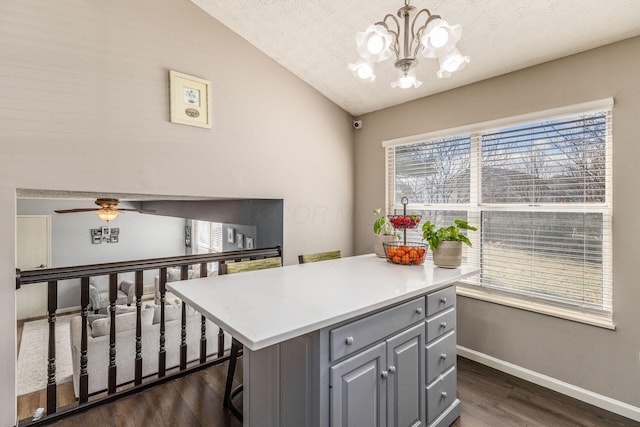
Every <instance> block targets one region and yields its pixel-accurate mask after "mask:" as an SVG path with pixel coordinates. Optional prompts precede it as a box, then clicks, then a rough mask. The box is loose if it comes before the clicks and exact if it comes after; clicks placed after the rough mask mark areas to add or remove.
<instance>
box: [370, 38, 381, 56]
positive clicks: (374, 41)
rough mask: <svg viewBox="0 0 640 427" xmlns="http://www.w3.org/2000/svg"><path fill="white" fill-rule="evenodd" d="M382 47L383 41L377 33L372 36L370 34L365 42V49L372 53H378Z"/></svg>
mask: <svg viewBox="0 0 640 427" xmlns="http://www.w3.org/2000/svg"><path fill="white" fill-rule="evenodd" d="M383 47H384V41H383V40H382V37H380V36H379V35H377V34H374V35H373V36H371V37H370V38H369V41H368V42H367V50H368V51H369V52H370V53H371V54H373V55H378V54H380V52H382V48H383Z"/></svg>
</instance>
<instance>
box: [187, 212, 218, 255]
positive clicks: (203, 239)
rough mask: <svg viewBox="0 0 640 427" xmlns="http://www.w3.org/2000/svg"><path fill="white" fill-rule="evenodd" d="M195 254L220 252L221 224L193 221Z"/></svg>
mask: <svg viewBox="0 0 640 427" xmlns="http://www.w3.org/2000/svg"><path fill="white" fill-rule="evenodd" d="M193 227H194V235H195V238H196V239H195V245H194V253H195V254H208V253H212V252H222V224H221V223H218V222H207V221H199V220H195V221H193Z"/></svg>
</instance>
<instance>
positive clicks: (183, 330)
mask: <svg viewBox="0 0 640 427" xmlns="http://www.w3.org/2000/svg"><path fill="white" fill-rule="evenodd" d="M188 278H189V266H188V265H183V266H182V267H181V268H180V280H187V279H188ZM181 305H182V325H181V327H180V370H181V371H184V370H185V369H187V305H186V304H185V303H184V301H182V304H181Z"/></svg>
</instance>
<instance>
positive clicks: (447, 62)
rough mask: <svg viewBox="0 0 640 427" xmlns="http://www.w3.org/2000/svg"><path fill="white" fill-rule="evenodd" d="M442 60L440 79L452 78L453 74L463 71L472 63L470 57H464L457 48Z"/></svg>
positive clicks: (443, 56) (451, 50)
mask: <svg viewBox="0 0 640 427" xmlns="http://www.w3.org/2000/svg"><path fill="white" fill-rule="evenodd" d="M439 59H440V70H438V78H439V79H442V78H446V77H449V76H451V73H453V72H456V71H458V70H462V69H463V68H464V67H465V65H467V64H468V63H469V62H470V59H469V57H468V56H462V55H461V54H460V51H459V50H458V49H456V48H453V49H450V50H449V51H448V52H447V53H446V54H444V55H442V57H441V58H439Z"/></svg>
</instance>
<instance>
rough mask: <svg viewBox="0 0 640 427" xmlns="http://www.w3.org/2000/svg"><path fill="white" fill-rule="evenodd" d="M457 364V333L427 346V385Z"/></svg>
mask: <svg viewBox="0 0 640 427" xmlns="http://www.w3.org/2000/svg"><path fill="white" fill-rule="evenodd" d="M455 363H456V333H455V332H450V333H449V334H447V335H445V336H443V337H442V338H440V339H439V340H437V341H435V342H433V343H431V344H430V345H428V346H427V384H429V383H431V381H433V380H435V379H436V378H438V375H440V374H442V373H443V372H444V371H446V370H447V369H449V368H451V367H452V366H453V365H455Z"/></svg>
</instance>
